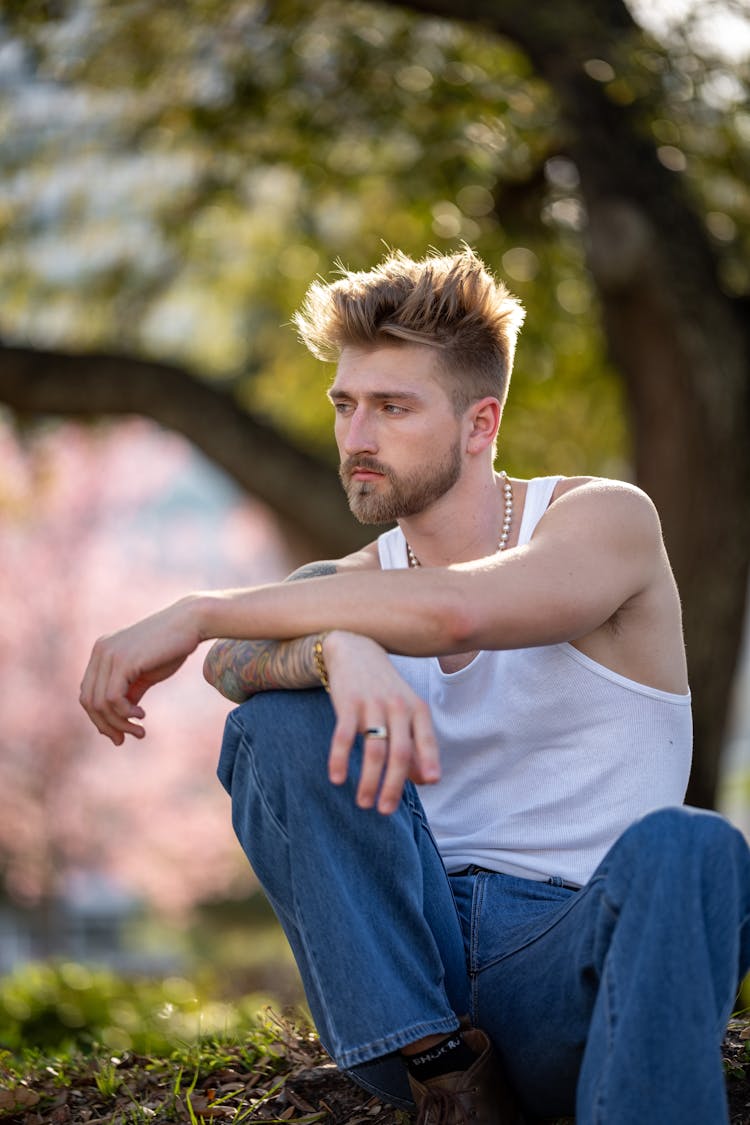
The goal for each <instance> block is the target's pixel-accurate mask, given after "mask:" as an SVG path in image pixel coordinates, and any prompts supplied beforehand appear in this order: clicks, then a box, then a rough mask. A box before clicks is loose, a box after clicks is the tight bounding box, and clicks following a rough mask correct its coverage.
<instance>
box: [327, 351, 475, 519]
mask: <svg viewBox="0 0 750 1125" xmlns="http://www.w3.org/2000/svg"><path fill="white" fill-rule="evenodd" d="M438 362H439V360H438V356H437V354H436V353H435V351H434V349H432V348H430V347H429V346H427V345H421V344H403V345H395V346H393V347H381V348H376V349H372V350H367V351H366V350H363V349H360V348H345V349H344V351H343V352H342V355H341V359H340V361H339V365H338V370H337V373H336V378H335V380H334V383H333V386H332V387H331V389H330V391H329V397H330V399H331V402H332V403H333V405H334V408H335V410H336V425H335V433H336V441H337V444H338V447H339V454H340V457H341V465H340V468H339V476H340V477H341V481H342V484H343V485H344V489H345V490H346V495H347V499H348V501H349V506H350V508H351V510H352V512H353V513H354V515H355V516H356V518H357V519H358V520H359V521H360V523H390V522H392V521H393V520H397V519H402V518H405V517H408V516H413V515H416V514H417V513H418V512H422V511H424V510H425V509H426V508H428V507H429V506H430V505H431V504H432V503H434V502H435V501H436V500H439V499H440V497H441V496H444V495H445V493H446V492H448V491H449V489H451V488H452V487H453V485H454V484H455V483H456V481H457V480H458V479H459V477H460V475H461V470H462V467H463V446H462V442H461V421H460V419H458V418H456V415H455V413H454V410H453V407H452V404H451V401H450V398H449V396H448V393H447V391H446V389H445V387H444V384H443V382H442V380H441V376H440V374H439V368H438Z"/></svg>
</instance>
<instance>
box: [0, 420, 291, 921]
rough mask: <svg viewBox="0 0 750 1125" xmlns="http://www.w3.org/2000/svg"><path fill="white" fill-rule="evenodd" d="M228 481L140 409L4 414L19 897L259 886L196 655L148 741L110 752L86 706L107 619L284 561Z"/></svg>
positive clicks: (7, 795)
mask: <svg viewBox="0 0 750 1125" xmlns="http://www.w3.org/2000/svg"><path fill="white" fill-rule="evenodd" d="M207 474H210V475H211V479H212V480H213V482H214V483H213V485H212V486H211V488H209V489H208V494H207V492H206V487H205V481H206V479H207ZM222 489H223V491H224V493H227V492H228V491H229V489H228V486H226V485H223V484H222V483H221V482H220V481H219V480H218V478H217V477H216V474H215V470H211V469H209V468H208V466H207V465H206V464H205V463H203V464H201V463H200V462H199V461H198V458H197V455H196V454H195V453H194V452H193V451H192V450H191V447H190V446H189V445H188V444H187V443H186V442H185V441H183V440H182V439H181V438H178V437H177V436H175V435H173V434H167V433H164V432H162V431H160V430H159V429H158V428H157V427H155V426H154V425H152V424H150V423H147V422H144V421H138V420H129V421H125V422H120V423H118V424H117V425H107V426H96V427H86V426H82V425H74V424H69V423H66V424H64V425H55V426H54V427H52V426H49V427H46V428H45V427H42V428H41V429H38V428H37V429H35V430H34V431H33V432H31V433H27V434H25V435H24V434H21V435H19V434H18V433H17V432H16V431H15V430H14V429H13V427H12V426H11V425H10V423H9V421H8V420H4V419H3V418H2V417H0V574H1V575H2V579H1V580H0V692H1V694H2V701H3V706H2V724H1V725H0V793H2V806H1V809H2V811H1V812H0V878H2V881H3V883H4V886H5V889H6V891H7V893H8V894H9V895H10V896H11V897H13V898H14V899H16V900H18V901H20V902H22V903H27V904H31V903H38V902H42V901H45V900H46V901H49V900H50V899H53V898H54V897H56V896H58V895H59V894H60V893H61V891H62V889H63V888H64V886H65V884H66V881H67V880H69V879H70V878H71V877H72V876H74V875H76V874H80V873H81V872H83V873H90V874H92V875H106V876H107V877H111V878H113V879H115V880H116V881H117V882H118V883H119V884H120V885H121V886H122V887H123V888H124V889H125V890H127V891H129V892H131V893H133V894H134V895H136V896H137V897H139V898H143V899H145V900H147V901H148V902H149V903H151V904H153V905H154V906H156V907H158V908H159V909H160V910H162V911H167V912H172V913H175V912H177V913H179V912H182V911H185V910H187V909H188V908H189V907H190V906H192V905H193V904H195V903H197V902H201V901H205V900H207V899H211V898H216V897H222V896H226V895H231V894H232V893H235V892H237V893H242V892H243V891H246V890H248V889H249V888H250V887H251V886H252V881H251V876H250V875H249V869H248V867H247V864H246V863H245V861H244V859H243V858H242V856H241V853H240V850H239V846H238V844H237V843H236V841H235V839H234V836H233V833H232V829H231V825H230V823H229V808H228V802H227V799H226V796H225V794H224V793H223V791H222V790H221V788H220V786H219V784H218V781H217V780H216V777H215V761H216V756H217V751H218V745H219V740H220V736H221V729H222V723H223V719H224V716H225V715H226V712H227V710H228V709H229V704H227V703H225V702H224V701H223V700H222V699H221V698H220V697H219V696H218V695H217V694H216V693H215V692H214V691H212V689H211V688H210V687H209V686H208V685H207V684H205V683H204V681H203V679H202V677H201V674H200V661H201V658H202V657H201V654H196V655H195V656H194V657H193V658H192V659H191V661H189V662H188V664H187V666H186V667H185V668H184V669H182V670H181V672H180V673H179V674H178V675H177V676H176V677H175V678H174V679H173V681H171V682H170V683H168V684H165V685H163V687H162V688H161V690H159V691H157V692H154V693H153V696H152V697H150V698H147V700H146V707H147V710H148V715H149V734H148V737H147V738H146V740H145V741H143V742H135V741H133V740H128V742H127V744H126V745H125V746H123V747H121V748H119V749H115V748H114V747H112V745H111V744H110V743H109V742H108V741H106V740H105V739H103V738H102V737H101V736H100V735H99V734H97V732H96V731H95V730H94V728H93V727H92V726H91V725H90V723H89V722H88V720H87V719H86V716H85V715H84V713H83V711H82V710H81V708H80V707H79V705H78V689H79V683H80V679H81V676H82V673H83V669H84V667H85V663H86V659H87V656H88V653H89V651H90V648H91V644H92V643H93V641H94V639H95V638H96V637H97V636H98V635H100V634H101V633H105V632H108V631H111V630H112V629H114V628H117V627H119V626H120V625H123V624H126V623H128V622H129V621H130V620H132V619H134V618H136V617H137V616H141V615H143V614H145V613H147V612H149V611H150V610H152V609H154V608H156V607H158V606H160V605H162V604H165V603H166V602H168V601H170V600H172V599H174V598H176V597H178V596H179V595H181V594H182V593H184V592H186V591H187V590H189V589H196V588H201V587H205V586H209V585H212V586H216V585H231V584H236V583H240V582H243V583H252V582H261V581H268V580H271V579H274V578H277V577H279V576H280V575H281V574H283V573H284V572H285V571H286V570H288V569H290V565H291V564H290V563H289V560H288V559H287V558H286V557H285V550H284V545H283V541H282V539H281V536H280V534H279V532H278V530H277V528H276V526H275V524H274V522H273V520H272V518H271V517H270V515H269V514H268V513H267V512H266V510H265V509H263V508H262V507H261V506H260V505H258V504H255V503H252V502H251V501H249V500H247V499H239V498H238V497H237V496H235V495H234V494H232V495H226V494H224V495H222Z"/></svg>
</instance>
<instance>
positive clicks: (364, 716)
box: [324, 630, 440, 813]
mask: <svg viewBox="0 0 750 1125" xmlns="http://www.w3.org/2000/svg"><path fill="white" fill-rule="evenodd" d="M324 656H325V661H326V667H327V669H328V679H329V683H330V689H331V701H332V703H333V707H334V710H335V712H336V727H335V730H334V732H333V739H332V740H331V752H330V755H329V759H328V776H329V778H330V779H331V781H332V782H333V783H334V784H335V785H341V784H343V782H344V781H345V780H346V777H347V773H348V768H349V755H350V752H351V748H352V744H353V742H354V739H355V738H356V736H357V734H363V733H364V731H366V730H367V728H368V727H377V726H384V727H385V728H386V729H387V731H388V738H387V739H374V738H365V740H364V756H363V762H362V773H361V776H360V780H359V785H358V787H357V804H358V805H359V807H360V808H363V809H369V808H372V807H373V806H374V805H375V804H376V802H377V805H376V807H377V809H378V812H381V813H391V812H393V811H394V809H396V808H397V806H398V803H399V801H400V800H401V794H402V793H403V789H404V782H405V781H406V779H407V778H409V779H410V780H411V781H415V782H417V783H419V784H422V785H424V784H430V783H432V782H435V781H438V780H439V778H440V755H439V750H438V745H437V740H436V738H435V732H434V730H433V728H432V720H431V718H430V711H429V708H428V706H427V704H426V703H425V702H424V700H423V699H420V698H419V696H418V695H416V694H415V692H413V691H412V689H411V688H410V687H409V685H408V684H407V683H405V682H404V680H403V679H402V678H401V676H399V674H398V672H397V671H396V670H395V668H394V667H393V665H392V664H391V662H390V660H389V659H388V655H387V653H386V652H385V651H384V650H383V649H382V648H381V647H380V645H378V644H376V643H375V641H372V640H370V639H369V638H368V637H363V636H360V635H359V634H355V633H345V632H341V631H338V630H337V631H335V632H333V633H329V635H328V636H327V637H326V639H325V641H324Z"/></svg>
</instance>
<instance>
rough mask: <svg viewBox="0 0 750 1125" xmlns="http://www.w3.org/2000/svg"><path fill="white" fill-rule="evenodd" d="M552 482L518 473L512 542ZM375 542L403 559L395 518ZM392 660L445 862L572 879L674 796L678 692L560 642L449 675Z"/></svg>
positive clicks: (582, 877) (679, 750) (685, 705)
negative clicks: (417, 700)
mask: <svg viewBox="0 0 750 1125" xmlns="http://www.w3.org/2000/svg"><path fill="white" fill-rule="evenodd" d="M559 479H560V478H559V477H537V478H536V479H534V480H531V481H529V483H528V490H527V495H526V502H525V505H524V511H523V518H522V521H521V529H520V535H519V545H520V544H524V543H528V542H529V540H530V539H531V537H532V535H533V533H534V530H535V528H536V526H537V524H538V522H539V520H540V519H541V517H542V516H543V515H544V512H545V511H546V509H547V506H548V504H549V501H550V498H551V496H552V492H553V490H554V487H555V484H556V483H557V481H558V480H559ZM378 551H379V555H380V565H381V567H382V568H383V569H384V570H392V569H397V568H399V567H406V566H408V560H407V557H406V541H405V539H404V536H403V534H402V532H401V530H400V528H398V527H396V528H393V529H392V530H391V531H387V532H385V534H383V535H381V536H380V537H379V539H378ZM391 660H392V661H393V663H394V665H395V667H396V668H397V669H398V671H399V673H400V674H401V676H403V678H404V679H405V680H406V681H407V683H409V684H410V685H411V687H412V688H413V689H414V691H416V693H417V694H418V695H419V696H421V698H423V699H425V700H426V701H427V703H428V704H429V706H430V712H431V715H432V721H433V724H434V727H435V732H436V735H437V739H438V744H439V746H440V751H441V762H442V777H441V779H440V781H439V782H438V783H437V785H422V786H420V787H419V794H420V797H421V799H422V803H423V805H424V807H425V811H426V813H427V817H428V820H429V822H430V827H431V828H432V831H433V834H434V836H435V839H436V841H437V844H438V847H439V849H440V852H441V854H442V856H443V860H444V861H445V865H446V868H447V870H448V871H459V870H461V869H462V868H464V867H467V866H469V865H470V864H476V865H477V866H479V867H485V868H487V869H488V870H490V871H502V872H505V873H506V874H509V875H519V876H521V877H523V878H528V879H544V880H546V879H550V878H552V877H555V878H560V879H562V880H563V881H564V882H570V883H576V884H579V885H583V884H584V883H585V882H587V880H588V879H589V878H590V876H591V875H592V874H593V872H594V870H595V868H596V867H597V865H598V864H599V862H600V861H601V859H603V857H604V855H605V854H606V852H607V851H608V850H609V848H610V847H611V845H612V844H613V843H614V842H615V840H616V839H617V838H618V837H619V836H620V835H621V834H622V832H623V831H624V830H625V829H626V828H627V827H628V825H629V824H631V823H632V822H633V821H634V820H636V819H638V818H639V817H641V816H643V815H644V814H645V813H647V812H650V811H651V810H652V809H656V808H662V807H664V806H667V805H678V804H681V803H682V801H683V799H684V796H685V789H686V787H687V781H688V775H689V772H690V759H691V749H692V720H691V712H690V696H689V695H675V694H672V693H671V692H666V691H658V690H657V689H656V688H652V687H648V686H646V685H645V684H639V683H636V682H635V681H634V680H629V679H627V678H626V677H625V676H621V675H619V674H618V673H617V672H613V671H611V670H610V669H608V668H606V667H604V666H603V665H601V664H598V663H597V662H596V661H594V660H591V659H590V658H589V657H588V656H584V654H583V653H581V652H579V651H578V649H576V648H574V646H573V645H571V644H568V643H564V644H558V645H547V646H543V647H537V648H526V649H513V650H508V651H483V652H480V653H478V654H477V656H476V657H475V658H474V660H473V661H472V662H471V663H470V664H469V665H467V667H466V668H462V669H461V670H460V671H458V672H451V673H448V672H443V671H442V669H441V667H440V664H439V662H438V660H437V658H434V657H404V656H392V657H391Z"/></svg>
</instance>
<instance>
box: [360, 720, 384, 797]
mask: <svg viewBox="0 0 750 1125" xmlns="http://www.w3.org/2000/svg"><path fill="white" fill-rule="evenodd" d="M381 727H383V728H385V730H386V731H387V730H388V728H387V725H386V724H385V723H384V722H383V720H382V718H379V717H377V718H373V716H372V715H370V716H369V718H368V721H367V727H366V728H365V732H364V733H363V735H362V770H361V772H360V776H359V785H358V786H357V804H358V805H359V807H360V808H361V809H371V808H372V807H373V805H374V804H375V800H376V798H377V795H378V791H379V789H380V784H381V782H382V780H383V769H384V768H385V764H386V761H387V758H388V750H389V741H390V740H389V738H388V737H386V738H382V737H378V736H375V737H373V735H372V734H368V733H367V728H369V729H370V730H371V731H379V730H380V729H381Z"/></svg>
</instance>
